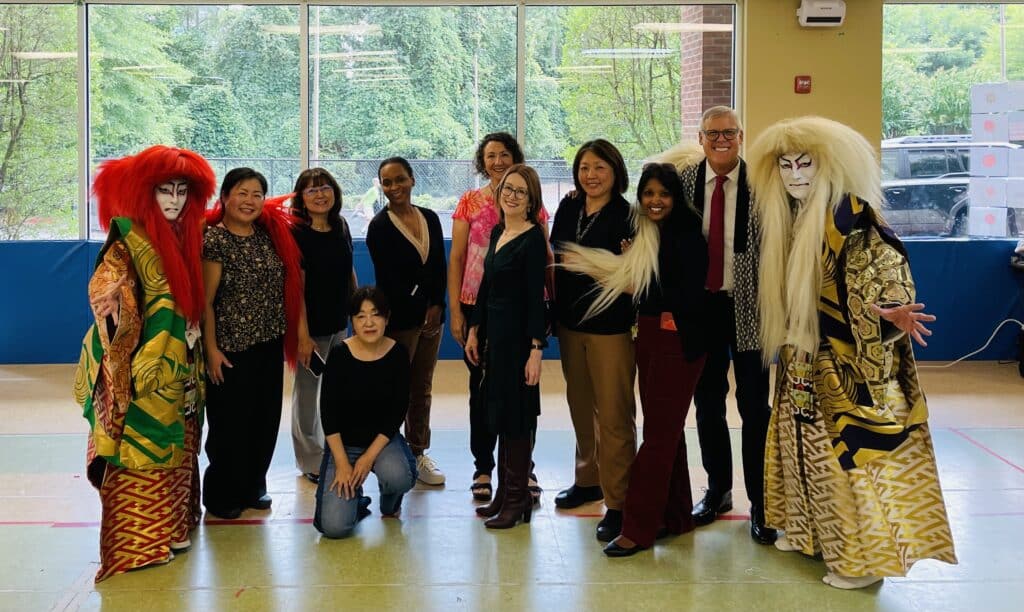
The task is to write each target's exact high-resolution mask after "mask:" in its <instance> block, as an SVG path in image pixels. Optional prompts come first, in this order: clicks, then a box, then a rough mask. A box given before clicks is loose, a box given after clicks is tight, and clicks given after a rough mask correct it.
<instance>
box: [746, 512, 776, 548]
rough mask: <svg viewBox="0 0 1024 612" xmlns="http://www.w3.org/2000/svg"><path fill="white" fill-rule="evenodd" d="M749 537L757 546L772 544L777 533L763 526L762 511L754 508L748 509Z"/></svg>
mask: <svg viewBox="0 0 1024 612" xmlns="http://www.w3.org/2000/svg"><path fill="white" fill-rule="evenodd" d="M750 537H751V538H753V540H754V541H755V542H757V543H758V544H774V543H775V540H777V539H778V537H779V532H777V531H775V530H774V529H772V528H771V527H768V526H766V525H765V524H764V509H762V508H760V507H758V506H754V507H752V508H751V509H750Z"/></svg>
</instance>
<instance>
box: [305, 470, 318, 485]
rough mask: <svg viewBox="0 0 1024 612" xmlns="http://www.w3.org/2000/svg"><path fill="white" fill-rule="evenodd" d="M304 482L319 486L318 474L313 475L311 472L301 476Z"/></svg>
mask: <svg viewBox="0 0 1024 612" xmlns="http://www.w3.org/2000/svg"><path fill="white" fill-rule="evenodd" d="M303 476H304V477H305V479H306V480H308V481H310V482H311V483H313V484H320V474H314V473H313V472H306V473H305V474H303Z"/></svg>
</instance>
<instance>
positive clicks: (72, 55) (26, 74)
mask: <svg viewBox="0 0 1024 612" xmlns="http://www.w3.org/2000/svg"><path fill="white" fill-rule="evenodd" d="M76 32H77V17H76V13H75V7H74V6H71V5H64V6H61V5H18V4H2V5H0V240H32V239H54V238H57V239H60V238H77V237H78V233H79V232H78V207H77V204H76V203H77V200H78V170H77V160H78V134H77V132H76V131H75V124H76V117H77V113H78V102H77V100H78V96H77V86H76V84H75V83H76V75H77V63H76V61H77V53H76V42H75V41H76V38H77V34H76Z"/></svg>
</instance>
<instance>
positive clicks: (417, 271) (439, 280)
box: [366, 206, 448, 330]
mask: <svg viewBox="0 0 1024 612" xmlns="http://www.w3.org/2000/svg"><path fill="white" fill-rule="evenodd" d="M415 208H416V209H418V210H419V211H420V212H421V213H423V216H424V218H426V220H427V232H428V233H429V236H430V248H429V251H428V254H427V261H426V263H424V262H423V260H422V259H420V254H419V252H418V251H417V250H416V247H414V246H413V245H412V244H411V243H410V242H409V241H408V240H407V239H406V238H405V236H403V235H402V233H401V232H400V231H398V228H397V227H395V224H394V223H392V221H391V217H389V216H388V207H386V206H385V207H384V209H383V210H381V211H380V212H379V213H377V214H376V215H375V216H374V217H373V220H372V221H370V225H369V226H368V227H367V228H366V247H367V248H368V249H369V251H370V258H371V259H372V260H373V270H374V274H375V275H376V277H377V287H379V288H380V289H381V291H383V292H384V295H386V296H387V297H388V302H389V303H390V305H391V319H390V320H389V321H388V328H389V329H395V330H402V329H413V328H419V327H420V326H421V325H422V324H423V319H424V317H425V316H426V314H427V308H429V307H430V306H441V308H442V309H443V308H444V304H445V294H446V293H447V291H448V284H447V283H448V266H447V264H446V263H445V258H444V235H443V234H442V232H441V221H440V220H439V219H438V218H437V214H436V213H434V211H432V210H430V209H427V208H422V207H420V206H416V207H415ZM442 320H443V314H442Z"/></svg>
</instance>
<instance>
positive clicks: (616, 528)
mask: <svg viewBox="0 0 1024 612" xmlns="http://www.w3.org/2000/svg"><path fill="white" fill-rule="evenodd" d="M620 533H622V510H608V512H605V513H604V518H603V519H601V522H600V523H598V524H597V539H598V540H601V541H602V542H611V541H612V540H614V539H615V538H617V537H619V534H620Z"/></svg>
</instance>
